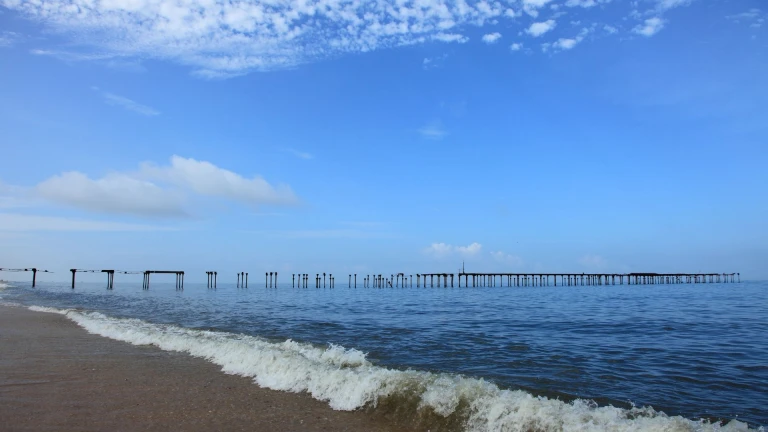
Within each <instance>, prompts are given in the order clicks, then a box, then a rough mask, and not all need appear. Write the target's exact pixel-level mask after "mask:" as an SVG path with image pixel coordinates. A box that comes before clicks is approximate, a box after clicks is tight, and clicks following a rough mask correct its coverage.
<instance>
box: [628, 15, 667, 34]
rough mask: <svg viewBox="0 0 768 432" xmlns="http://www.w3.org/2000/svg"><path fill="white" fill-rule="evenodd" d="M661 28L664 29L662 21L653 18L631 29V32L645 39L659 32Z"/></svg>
mask: <svg viewBox="0 0 768 432" xmlns="http://www.w3.org/2000/svg"><path fill="white" fill-rule="evenodd" d="M662 28H664V21H663V20H662V19H661V18H659V17H653V18H648V19H647V20H645V21H644V22H643V24H639V25H638V26H636V27H635V28H634V29H632V31H633V32H635V33H637V34H639V35H643V36H645V37H651V36H653V35H655V34H656V33H658V32H659V31H661V29H662Z"/></svg>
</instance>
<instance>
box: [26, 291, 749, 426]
mask: <svg viewBox="0 0 768 432" xmlns="http://www.w3.org/2000/svg"><path fill="white" fill-rule="evenodd" d="M30 309H31V310H33V311H39V312H50V313H58V314H62V315H65V316H66V317H67V318H69V319H70V320H72V321H74V322H75V323H77V324H78V325H80V326H81V327H83V328H84V329H85V330H87V331H88V332H90V333H93V334H97V335H101V336H105V337H108V338H111V339H115V340H119V341H124V342H129V343H131V344H134V345H155V346H157V347H159V348H161V349H163V350H166V351H176V352H184V353H188V354H190V355H192V356H195V357H200V358H204V359H206V360H208V361H210V362H212V363H215V364H217V365H219V366H221V368H222V371H223V372H225V373H228V374H235V375H241V376H244V377H249V378H252V379H253V381H254V382H255V383H256V384H258V385H259V386H261V387H266V388H270V389H274V390H283V391H290V392H307V393H309V394H310V395H312V397H314V398H315V399H318V400H322V401H325V402H327V403H328V404H329V405H330V406H331V407H332V408H333V409H335V410H347V411H348V410H356V409H369V410H372V411H373V412H377V411H380V410H386V411H390V412H391V411H394V412H395V413H397V414H398V417H399V421H404V422H408V423H411V424H415V425H417V426H424V427H437V428H440V429H457V430H464V431H471V432H475V431H477V432H480V431H505V432H506V431H510V432H512V431H515V432H527V431H668V432H673V431H681V432H682V431H747V430H750V429H749V427H748V425H747V424H746V423H742V422H739V421H737V420H733V421H731V422H729V423H727V424H725V425H721V424H719V423H711V422H709V421H706V420H698V421H694V420H690V419H686V418H684V417H680V416H668V415H666V414H664V413H663V412H659V411H655V410H654V409H653V408H650V407H643V408H632V409H623V408H617V407H613V406H602V407H601V406H597V404H595V403H594V402H592V401H588V400H582V399H578V400H575V401H572V402H564V401H561V400H557V399H550V398H546V397H542V396H534V395H532V394H530V393H527V392H524V391H520V390H505V389H501V388H499V387H498V386H496V385H495V384H493V383H491V382H488V381H485V380H483V379H479V378H468V377H463V376H459V375H452V374H438V373H431V372H424V371H416V370H396V369H389V368H385V367H381V366H376V365H374V364H373V363H371V362H370V361H369V360H368V359H367V358H366V355H365V354H364V353H363V352H361V351H358V350H356V349H348V348H344V347H341V346H338V345H329V346H328V347H317V346H314V345H311V344H306V343H299V342H296V341H293V340H290V339H289V340H286V341H284V342H281V343H276V342H272V341H268V340H265V339H262V338H259V337H254V336H248V335H243V334H233V333H225V332H218V331H206V330H194V329H188V328H183V327H177V326H172V325H164V324H152V323H149V322H146V321H142V320H139V319H123V318H120V319H118V318H112V317H109V316H106V315H104V314H101V313H98V312H83V311H76V310H60V309H53V308H46V307H38V306H32V307H30ZM404 416H405V417H407V418H403V417H404ZM760 430H762V428H761V429H760Z"/></svg>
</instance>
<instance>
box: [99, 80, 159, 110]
mask: <svg viewBox="0 0 768 432" xmlns="http://www.w3.org/2000/svg"><path fill="white" fill-rule="evenodd" d="M91 89H93V90H94V91H96V92H98V93H99V94H100V95H101V96H102V97H103V98H104V101H105V102H106V103H108V104H110V105H115V106H119V107H122V108H125V109H127V110H128V111H133V112H135V113H137V114H141V115H145V116H149V117H152V116H158V115H160V111H158V110H156V109H154V108H152V107H150V106H147V105H142V104H140V103H138V102H136V101H134V100H131V99H128V98H127V97H123V96H118V95H116V94H114V93H110V92H106V91H103V90H101V89H99V88H98V87H91Z"/></svg>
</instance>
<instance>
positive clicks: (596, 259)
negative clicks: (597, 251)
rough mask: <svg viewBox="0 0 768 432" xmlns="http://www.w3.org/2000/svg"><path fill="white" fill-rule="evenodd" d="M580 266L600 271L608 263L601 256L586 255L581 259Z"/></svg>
mask: <svg viewBox="0 0 768 432" xmlns="http://www.w3.org/2000/svg"><path fill="white" fill-rule="evenodd" d="M579 264H581V265H582V266H584V267H588V268H591V269H600V268H603V267H605V266H606V264H607V262H606V260H605V258H603V257H601V256H600V255H584V256H583V257H581V258H579Z"/></svg>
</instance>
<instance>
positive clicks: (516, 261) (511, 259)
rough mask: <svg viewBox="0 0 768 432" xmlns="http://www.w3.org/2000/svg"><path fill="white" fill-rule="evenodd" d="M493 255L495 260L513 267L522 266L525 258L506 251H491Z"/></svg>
mask: <svg viewBox="0 0 768 432" xmlns="http://www.w3.org/2000/svg"><path fill="white" fill-rule="evenodd" d="M491 257H492V258H493V259H494V261H496V262H498V263H501V264H504V265H506V266H511V267H521V266H522V265H523V259H522V258H520V257H519V256H517V255H512V254H508V253H504V252H502V251H495V252H491Z"/></svg>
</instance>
